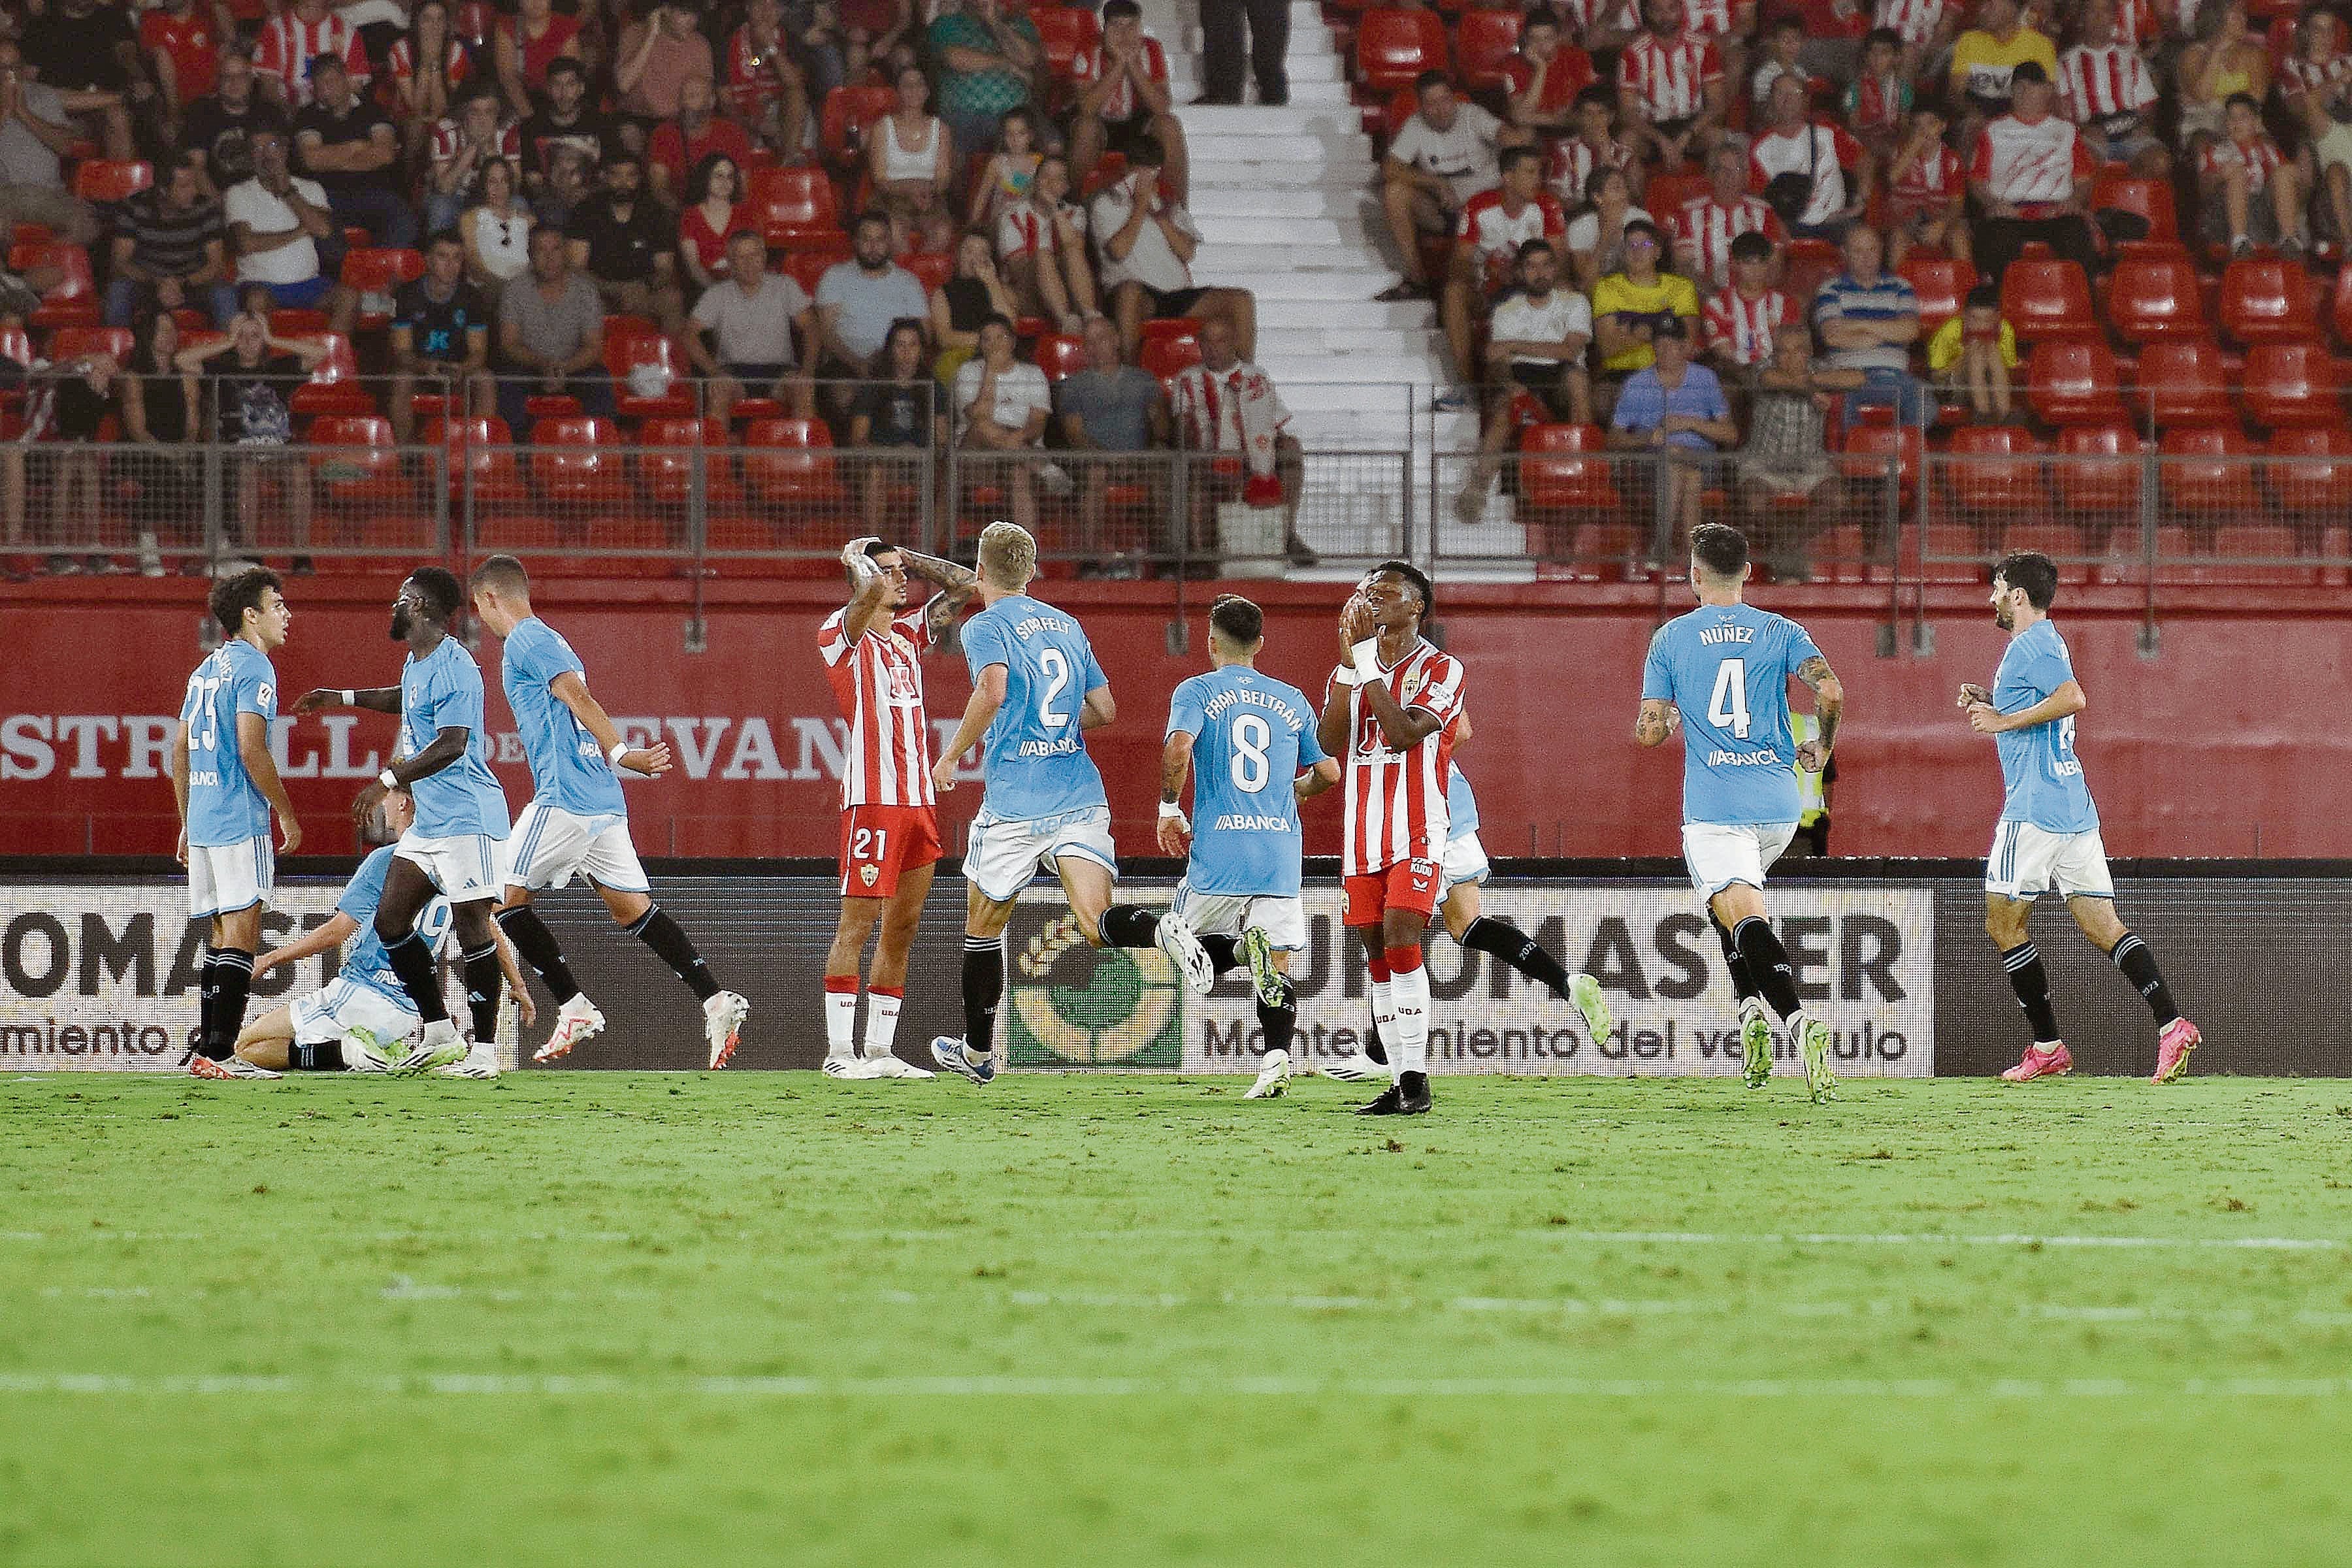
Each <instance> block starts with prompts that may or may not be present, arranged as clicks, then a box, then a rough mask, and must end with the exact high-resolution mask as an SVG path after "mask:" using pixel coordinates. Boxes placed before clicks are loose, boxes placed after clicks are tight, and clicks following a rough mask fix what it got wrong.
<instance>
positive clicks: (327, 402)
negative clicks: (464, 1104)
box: [286, 332, 376, 419]
mask: <svg viewBox="0 0 2352 1568" xmlns="http://www.w3.org/2000/svg"><path fill="white" fill-rule="evenodd" d="M317 335H318V339H319V342H320V343H321V344H322V345H324V347H325V348H326V351H327V352H326V354H325V356H324V357H322V358H321V359H320V361H319V363H317V364H315V365H313V366H311V367H310V380H309V381H306V382H304V383H303V384H301V385H299V386H298V387H296V388H295V389H294V395H292V396H291V397H289V398H288V399H287V400H286V407H287V410H288V412H289V413H291V414H294V415H296V416H299V417H302V418H306V419H307V418H310V417H312V416H318V415H323V414H373V413H374V412H375V411H376V406H375V399H374V398H373V397H371V396H369V395H368V391H367V388H366V387H364V386H362V385H361V384H360V362H359V360H358V358H357V356H355V355H354V354H353V353H352V341H351V339H349V338H347V337H345V336H343V335H342V334H341V332H321V333H319V334H317Z"/></svg>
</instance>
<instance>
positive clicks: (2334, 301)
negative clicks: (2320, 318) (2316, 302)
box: [2327, 267, 2352, 345]
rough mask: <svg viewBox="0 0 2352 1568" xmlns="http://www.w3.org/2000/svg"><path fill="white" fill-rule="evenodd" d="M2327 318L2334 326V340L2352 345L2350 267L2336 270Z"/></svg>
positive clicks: (2351, 270)
mask: <svg viewBox="0 0 2352 1568" xmlns="http://www.w3.org/2000/svg"><path fill="white" fill-rule="evenodd" d="M2327 318H2328V320H2329V321H2330V322H2332V323H2333V324H2334V326H2335V328H2336V342H2339V343H2345V344H2347V345H2352V267H2345V268H2338V269H2337V270H2336V286H2335V289H2333V290H2332V292H2331V293H2330V295H2329V297H2328V307H2327Z"/></svg>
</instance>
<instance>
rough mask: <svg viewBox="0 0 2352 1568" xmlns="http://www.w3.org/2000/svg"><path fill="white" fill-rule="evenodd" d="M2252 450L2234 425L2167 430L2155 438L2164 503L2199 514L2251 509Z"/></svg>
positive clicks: (2257, 504) (2255, 506)
mask: <svg viewBox="0 0 2352 1568" xmlns="http://www.w3.org/2000/svg"><path fill="white" fill-rule="evenodd" d="M2157 452H2158V462H2157V471H2158V477H2159V479H2161V481H2162V489H2163V490H2164V497H2165V500H2166V503H2167V504H2168V506H2170V507H2171V508H2172V509H2173V510H2177V511H2186V512H2195V513H2198V514H2199V515H2200V516H2205V517H2210V516H2212V515H2214V514H2217V513H2219V514H2223V515H2230V514H2239V515H2244V514H2250V513H2252V512H2254V511H2256V510H2258V509H2259V508H2260V505H2261V502H2260V501H2259V500H2257V499H2256V497H2255V495H2254V465H2253V464H2252V462H2251V461H2249V460H2248V458H2249V456H2250V454H2251V453H2252V447H2249V446H2248V445H2247V444H2246V433H2245V432H2244V431H2242V430H2241V429H2239V428H2238V427H2237V426H2234V425H2224V426H2206V427H2203V428H2193V429H2182V430H2167V431H2166V432H2165V433H2164V435H2163V436H2162V437H2160V438H2159V439H2158V442H2157Z"/></svg>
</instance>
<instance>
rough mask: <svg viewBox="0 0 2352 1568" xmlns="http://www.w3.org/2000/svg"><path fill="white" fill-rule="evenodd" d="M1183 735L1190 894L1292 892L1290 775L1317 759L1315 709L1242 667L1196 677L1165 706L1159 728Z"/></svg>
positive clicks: (1299, 840)
mask: <svg viewBox="0 0 2352 1568" xmlns="http://www.w3.org/2000/svg"><path fill="white" fill-rule="evenodd" d="M1180 731H1181V733H1183V734H1187V735H1190V736H1192V738H1193V740H1192V863H1191V865H1189V866H1188V867H1187V868H1185V871H1184V882H1185V885H1186V886H1187V887H1189V888H1191V889H1192V890H1193V891H1194V892H1197V893H1226V894H1234V895H1240V896H1245V897H1251V898H1280V899H1287V898H1295V897H1297V893H1298V866H1299V857H1300V856H1301V855H1303V854H1304V853H1305V852H1306V840H1305V838H1304V837H1302V835H1301V834H1300V832H1299V827H1298V797H1297V795H1294V794H1292V793H1291V787H1290V786H1291V783H1292V781H1293V780H1295V779H1297V777H1298V775H1299V773H1302V772H1303V771H1305V770H1306V769H1307V768H1311V767H1313V766H1314V765H1315V764H1316V763H1319V762H1321V761H1322V760H1323V745H1322V742H1320V741H1318V740H1317V739H1316V735H1315V710H1314V709H1313V708H1311V707H1309V706H1308V705H1307V699H1306V697H1305V696H1304V695H1303V694H1302V693H1300V691H1299V690H1298V689H1297V688H1296V687H1291V686H1285V685H1284V684H1283V683H1282V682H1281V681H1279V680H1276V679H1273V678H1272V677H1271V676H1265V675H1260V674H1259V673H1258V672H1257V671H1256V670H1255V669H1251V668H1247V667H1246V666H1244V665H1238V664H1234V665H1227V666H1226V667H1225V668H1223V669H1218V670H1212V671H1211V672H1210V673H1208V674H1207V675H1196V676H1194V677H1193V678H1192V679H1190V680H1188V681H1186V682H1184V684H1183V685H1181V686H1179V687H1178V688H1177V689H1176V695H1175V696H1174V697H1173V698H1172V699H1171V700H1170V702H1169V705H1168V732H1169V733H1170V734H1171V735H1173V734H1177V733H1179V732H1180Z"/></svg>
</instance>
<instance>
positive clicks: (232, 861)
mask: <svg viewBox="0 0 2352 1568" xmlns="http://www.w3.org/2000/svg"><path fill="white" fill-rule="evenodd" d="M277 880H278V851H277V850H276V849H275V848H274V847H272V846H271V844H270V842H269V835H268V834H267V833H265V834H263V835H262V836H261V837H258V838H248V839H247V840H246V841H245V842H244V843H242V844H215V845H211V846H205V845H198V844H191V845H189V846H188V915H189V918H190V919H192V920H209V919H210V918H212V917H213V916H214V915H233V914H235V913H236V912H237V911H238V910H249V909H251V908H253V906H254V905H256V904H267V903H268V901H269V890H270V888H271V886H272V885H273V884H275V883H276V882H277Z"/></svg>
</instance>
